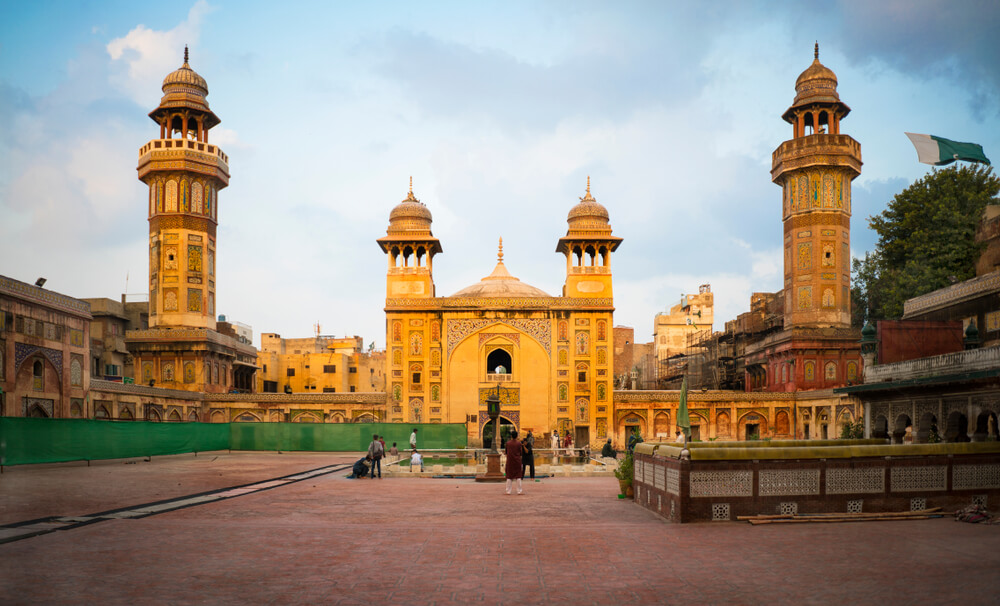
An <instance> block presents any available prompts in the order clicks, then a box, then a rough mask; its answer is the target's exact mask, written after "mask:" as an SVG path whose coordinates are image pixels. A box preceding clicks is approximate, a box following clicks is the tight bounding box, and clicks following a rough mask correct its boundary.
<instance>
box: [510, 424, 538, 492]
mask: <svg viewBox="0 0 1000 606" xmlns="http://www.w3.org/2000/svg"><path fill="white" fill-rule="evenodd" d="M504 452H505V453H506V454H507V464H506V465H505V466H504V477H505V478H506V479H507V494H510V491H511V488H512V487H513V486H512V485H513V484H514V482H517V494H524V487H523V486H522V485H521V480H522V479H523V478H524V472H525V471H526V470H527V469H528V468H530V469H531V479H532V480H534V479H535V436H534V434H532V433H531V430H528V435H526V436H525V437H524V439H521V440H518V439H517V430H516V429H515V430H513V431H511V432H510V439H509V440H507V443H506V444H505V445H504Z"/></svg>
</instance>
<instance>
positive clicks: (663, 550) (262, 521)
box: [0, 454, 1000, 606]
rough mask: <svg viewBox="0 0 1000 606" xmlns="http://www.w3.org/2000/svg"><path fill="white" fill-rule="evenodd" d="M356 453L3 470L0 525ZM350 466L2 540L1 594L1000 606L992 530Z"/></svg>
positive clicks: (235, 481) (176, 599) (999, 566)
mask: <svg viewBox="0 0 1000 606" xmlns="http://www.w3.org/2000/svg"><path fill="white" fill-rule="evenodd" d="M351 460H352V456H351V455H321V454H307V455H296V454H292V455H288V454H285V455H277V454H274V455H268V454H231V455H228V454H220V455H218V456H217V455H209V456H206V455H199V456H198V457H197V458H195V457H191V456H185V457H165V458H159V459H155V458H154V460H153V461H151V462H140V463H136V464H132V465H124V464H121V463H115V464H104V465H100V466H93V467H89V468H88V467H81V466H45V467H33V468H27V467H21V468H5V470H4V473H3V474H2V475H0V515H2V517H3V521H2V522H0V523H3V524H7V525H10V524H11V523H12V522H18V521H27V520H32V519H37V518H41V517H47V516H86V515H87V514H95V513H99V512H106V511H109V510H115V509H123V508H129V507H133V508H134V507H137V506H141V505H143V504H146V503H151V502H157V501H163V500H166V499H173V498H178V497H184V496H186V495H191V494H194V493H199V492H205V491H211V490H221V489H224V488H229V487H232V486H236V485H245V484H251V483H255V482H262V481H265V480H270V479H272V478H278V477H282V476H288V475H290V474H296V473H298V472H304V471H307V470H313V469H318V468H326V469H327V470H329V469H335V468H332V467H330V466H331V465H334V464H336V463H338V462H339V463H347V462H349V461H351ZM346 473H347V472H346V471H339V472H336V473H326V474H323V475H316V476H313V477H308V478H305V479H301V480H297V481H292V482H290V483H286V484H283V485H279V486H274V487H271V488H267V489H264V490H259V491H257V492H248V493H246V494H242V493H241V491H228V492H225V493H220V494H225V495H229V496H232V498H224V499H218V500H215V501H212V502H208V503H204V504H198V505H193V506H189V507H185V508H183V509H176V510H173V511H167V512H165V513H159V514H156V515H150V516H148V517H142V518H138V519H135V518H133V519H107V520H103V519H102V520H96V521H94V520H91V521H90V522H88V523H85V524H83V525H80V526H75V527H71V528H68V529H64V530H57V531H54V532H50V533H48V534H43V535H40V536H35V537H31V538H26V539H21V540H17V541H13V542H8V543H5V544H0V596H2V599H0V602H2V603H4V604H29V603H44V604H53V603H59V604H63V603H101V604H147V603H171V604H227V603H240V604H245V603H254V604H256V603H273V604H288V603H303V604H366V605H367V604H374V603H379V604H398V605H407V604H469V603H471V604H539V603H551V604H572V605H574V606H579V605H586V604H599V605H601V606H617V605H618V604H634V603H647V604H660V603H672V604H676V603H685V604H710V603H712V604H714V603H727V604H767V605H769V606H770V605H773V604H834V603H837V604H841V603H854V604H857V603H862V604H883V605H888V604H896V603H903V602H905V603H915V604H949V603H954V604H968V603H972V604H979V603H983V604H985V603H996V601H997V586H998V581H1000V526H991V527H984V526H979V525H972V524H960V523H956V522H953V521H951V520H950V519H940V520H926V521H910V522H874V523H856V524H816V525H812V524H803V525H785V526H779V525H773V526H758V527H753V526H749V525H745V524H739V523H715V524H691V525H674V524H668V523H665V522H663V521H661V520H660V519H659V518H657V517H656V516H655V515H653V514H652V513H650V512H647V511H646V510H644V509H641V508H640V507H637V506H635V505H633V504H631V503H628V502H624V501H619V500H618V499H617V498H616V496H615V493H616V492H617V490H616V489H617V483H616V481H615V480H614V479H613V478H554V479H547V480H543V481H542V482H536V483H531V484H526V490H527V494H526V495H525V496H520V497H518V496H505V495H504V494H503V491H502V487H501V486H500V485H496V484H476V483H475V482H473V481H470V480H436V479H420V478H412V479H411V478H399V479H385V480H381V481H379V480H374V481H370V480H361V481H358V480H348V479H346V478H345V477H344V476H345V475H346ZM263 486H264V487H265V488H266V487H267V486H271V484H264V485H263ZM237 495H240V496H237Z"/></svg>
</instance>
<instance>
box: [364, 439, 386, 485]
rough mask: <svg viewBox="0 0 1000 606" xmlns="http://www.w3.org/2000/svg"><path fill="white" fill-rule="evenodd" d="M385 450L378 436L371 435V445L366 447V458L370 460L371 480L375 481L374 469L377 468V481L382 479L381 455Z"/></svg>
mask: <svg viewBox="0 0 1000 606" xmlns="http://www.w3.org/2000/svg"><path fill="white" fill-rule="evenodd" d="M384 454H385V449H384V448H383V447H382V442H380V441H379V439H378V434H373V435H372V443H371V444H369V445H368V457H369V458H371V460H372V476H371V477H372V479H373V480H374V479H375V468H376V467H378V479H380V480H381V479H382V455H384Z"/></svg>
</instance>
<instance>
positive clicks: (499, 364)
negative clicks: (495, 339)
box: [486, 347, 513, 375]
mask: <svg viewBox="0 0 1000 606" xmlns="http://www.w3.org/2000/svg"><path fill="white" fill-rule="evenodd" d="M512 369H513V364H512V360H511V357H510V353H508V352H507V351H506V350H504V349H501V348H499V347H498V348H496V349H494V350H493V351H491V352H490V353H489V354H487V356H486V374H501V375H502V374H508V373H510V372H512Z"/></svg>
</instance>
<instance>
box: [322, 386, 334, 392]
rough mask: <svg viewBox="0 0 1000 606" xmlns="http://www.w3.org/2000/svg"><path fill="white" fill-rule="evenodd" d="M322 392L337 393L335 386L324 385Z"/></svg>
mask: <svg viewBox="0 0 1000 606" xmlns="http://www.w3.org/2000/svg"><path fill="white" fill-rule="evenodd" d="M323 393H337V388H336V387H324V388H323Z"/></svg>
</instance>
